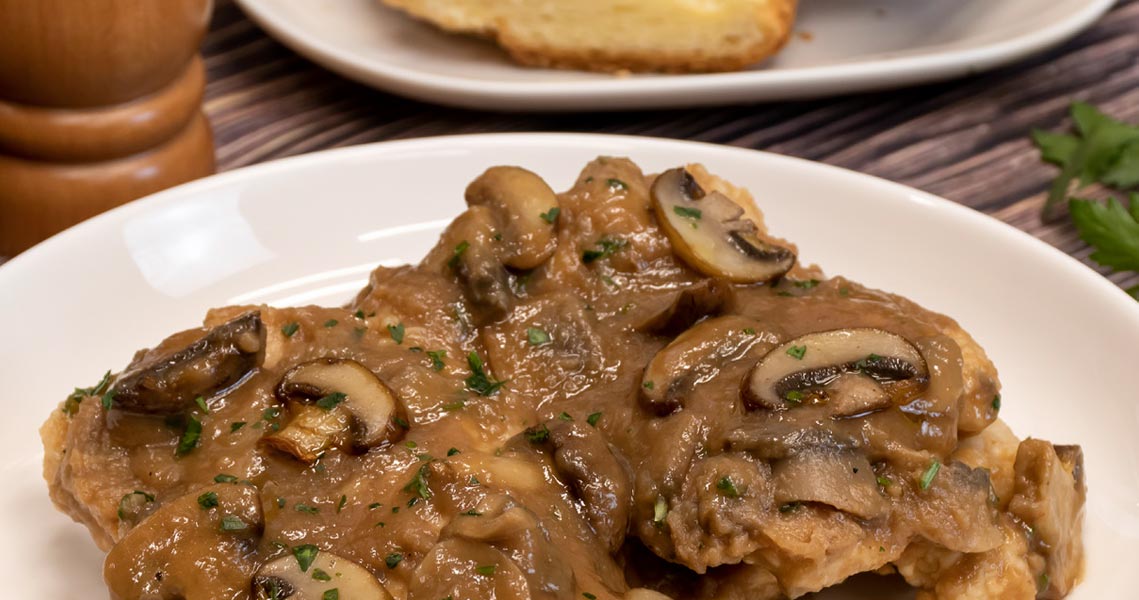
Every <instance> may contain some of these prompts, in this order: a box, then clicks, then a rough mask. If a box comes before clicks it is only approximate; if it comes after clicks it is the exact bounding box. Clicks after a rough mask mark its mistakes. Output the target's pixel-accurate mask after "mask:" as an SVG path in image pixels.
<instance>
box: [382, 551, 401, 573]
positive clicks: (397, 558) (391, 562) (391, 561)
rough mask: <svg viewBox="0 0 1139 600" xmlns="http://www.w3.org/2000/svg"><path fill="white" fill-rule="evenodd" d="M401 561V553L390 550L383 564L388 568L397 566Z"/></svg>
mask: <svg viewBox="0 0 1139 600" xmlns="http://www.w3.org/2000/svg"><path fill="white" fill-rule="evenodd" d="M401 562H403V555H402V554H400V553H399V552H392V553H391V554H389V555H388V557H387V558H385V559H384V564H385V565H387V566H388V568H389V569H394V568H396V567H398V566H399V563H401Z"/></svg>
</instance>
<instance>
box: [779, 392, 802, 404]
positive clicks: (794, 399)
mask: <svg viewBox="0 0 1139 600" xmlns="http://www.w3.org/2000/svg"><path fill="white" fill-rule="evenodd" d="M783 399H784V400H786V401H787V402H790V403H791V404H799V403H800V402H802V401H803V392H800V391H799V390H790V391H788V392H787V393H786V394H783Z"/></svg>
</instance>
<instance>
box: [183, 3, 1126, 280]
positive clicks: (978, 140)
mask: <svg viewBox="0 0 1139 600" xmlns="http://www.w3.org/2000/svg"><path fill="white" fill-rule="evenodd" d="M204 50H205V56H206V64H207V67H208V71H209V85H208V88H207V92H206V94H207V100H206V112H207V114H208V115H209V117H210V119H211V121H212V123H213V126H214V132H215V136H216V143H217V148H218V163H219V168H220V169H222V170H227V169H233V168H237V167H242V166H245V165H250V164H253V163H258V162H262V161H266V160H271V159H275V158H281V157H284V156H292V155H295V154H303V153H306V152H314V151H317V150H323V149H326V148H334V147H338V146H348V145H352V144H363V143H367V142H375V141H380V140H392V139H405V138H413V137H423V136H432V135H443V134H455V133H475V132H497V131H575V132H586V131H596V132H608V133H626V134H636V135H647V136H659V137H667V138H679V139H690V140H700V141H705V142H714V143H718V144H727V145H731V146H740V147H745V148H756V149H762V150H768V151H771V152H778V153H781V154H788V155H792V156H799V157H803V158H808V159H811V160H817V161H820V162H825V163H829V164H833V165H838V166H841V167H846V168H849V169H854V170H857V171H861V172H863V173H869V174H871V175H877V176H879V177H884V178H886V179H891V180H894V181H897V182H900V183H903V184H906V185H909V186H913V187H916V188H919V189H923V190H926V191H928V192H932V193H934V194H937V195H939V196H943V197H945V198H949V199H951V200H953V201H955V202H960V203H962V204H965V205H967V206H971V207H973V208H975V209H977V210H979V211H982V212H985V213H986V214H989V215H992V216H993V217H995V218H998V219H1001V220H1002V221H1005V222H1007V223H1009V224H1012V225H1013V226H1015V227H1018V228H1020V229H1023V230H1025V231H1027V232H1029V233H1031V234H1033V235H1035V236H1037V237H1039V238H1041V239H1043V240H1045V241H1047V242H1048V243H1050V244H1052V245H1054V246H1056V247H1058V248H1060V249H1062V250H1064V251H1065V252H1068V253H1070V254H1072V255H1074V256H1076V257H1078V258H1080V259H1081V260H1084V261H1085V262H1087V259H1086V257H1087V255H1088V254H1089V253H1090V250H1089V249H1088V248H1087V246H1085V245H1084V244H1083V242H1082V241H1081V240H1080V239H1079V237H1078V236H1077V234H1076V231H1075V229H1074V228H1073V227H1072V226H1071V224H1070V223H1069V222H1068V221H1067V220H1066V219H1065V220H1063V221H1059V222H1057V223H1053V224H1045V223H1042V222H1041V221H1040V218H1039V216H1038V215H1039V211H1040V207H1041V205H1042V203H1043V199H1044V194H1045V191H1046V189H1047V186H1048V184H1049V182H1050V180H1051V179H1052V177H1054V176H1055V174H1056V170H1055V169H1054V168H1053V167H1051V166H1048V165H1043V164H1041V163H1040V161H1039V158H1038V154H1037V151H1036V150H1035V148H1034V147H1033V146H1032V144H1031V143H1030V141H1029V138H1028V134H1029V131H1030V130H1031V129H1032V128H1044V129H1057V128H1062V127H1066V126H1067V123H1068V121H1067V113H1068V105H1069V104H1070V103H1071V102H1072V101H1073V100H1077V99H1079V100H1086V101H1089V102H1092V103H1094V104H1096V105H1098V106H1100V107H1102V108H1103V109H1104V110H1106V111H1107V112H1109V113H1111V114H1113V115H1114V116H1116V117H1118V118H1121V119H1124V120H1127V121H1131V122H1135V121H1139V0H1125V1H1123V2H1120V4H1119V5H1118V6H1116V7H1115V8H1114V9H1113V10H1112V11H1111V12H1110V13H1109V14H1108V15H1107V16H1106V17H1104V18H1103V19H1102V20H1101V21H1100V22H1099V23H1098V24H1097V25H1096V26H1095V27H1094V28H1092V29H1091V30H1089V31H1087V32H1085V33H1084V34H1082V35H1080V36H1079V37H1077V38H1076V39H1074V40H1072V41H1070V42H1068V43H1067V44H1065V45H1063V46H1061V47H1059V48H1057V49H1055V50H1052V51H1050V52H1048V53H1045V54H1043V55H1040V56H1037V57H1034V58H1032V59H1029V60H1028V61H1026V62H1023V63H1020V64H1018V65H1015V66H1012V67H1008V68H1004V69H999V70H996V71H993V72H990V73H987V74H984V75H979V76H974V77H969V78H966V79H959V80H955V81H950V82H946V83H940V84H934V85H926V86H922V87H916V88H908V89H902V90H894V91H887V92H880V93H873V94H859V95H854V96H845V97H839V98H830V99H824V100H814V101H809V102H784V103H777V104H755V105H746V106H734V107H726V108H699V109H692V110H668V111H640V112H615V113H600V114H598V113H589V114H557V115H540V114H537V115H513V114H493V113H491V114H488V113H480V112H473V111H467V110H460V109H450V108H441V107H438V106H433V105H428V104H423V103H420V102H416V101H413V100H408V99H404V98H400V97H397V96H392V95H390V94H386V93H383V92H379V91H376V90H373V89H371V88H368V87H364V86H362V85H359V84H356V83H354V82H351V81H349V80H347V79H344V78H342V77H340V76H338V75H335V74H333V73H330V72H328V71H325V70H323V69H321V68H319V67H317V66H316V65H314V64H313V63H310V62H309V61H308V60H306V59H304V58H301V57H300V56H298V55H296V54H294V53H293V52H291V51H290V50H288V49H286V48H285V47H283V46H282V45H280V44H279V43H277V42H276V41H274V40H273V39H271V38H270V37H268V36H267V35H265V34H264V33H263V32H262V31H261V30H260V29H258V28H257V27H256V26H255V25H254V24H253V23H252V22H250V21H249V19H247V18H246V17H245V16H244V14H242V12H241V10H240V9H239V8H237V6H235V5H234V4H233V3H232V0H219V2H218V6H217V9H216V12H215V16H214V21H213V25H212V27H211V30H210V33H209V35H208V36H207V38H206V40H205V48H204ZM963 243H968V240H963ZM994 260H999V257H994ZM1089 264H1092V263H1090V262H1089ZM1093 266H1095V265H1094V264H1093ZM1101 270H1102V269H1101ZM1112 279H1113V280H1114V281H1116V282H1117V283H1119V284H1122V285H1125V286H1131V285H1135V284H1137V283H1139V275H1136V274H1116V275H1113V276H1112Z"/></svg>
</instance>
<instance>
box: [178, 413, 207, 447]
mask: <svg viewBox="0 0 1139 600" xmlns="http://www.w3.org/2000/svg"><path fill="white" fill-rule="evenodd" d="M201 437H202V422H201V421H199V420H198V418H197V417H195V416H194V415H186V429H185V430H183V431H182V438H181V439H179V440H178V447H177V448H175V450H174V454H175V455H176V456H186V455H187V454H189V453H190V451H191V450H193V449H194V448H197V447H198V441H199V440H200V439H201Z"/></svg>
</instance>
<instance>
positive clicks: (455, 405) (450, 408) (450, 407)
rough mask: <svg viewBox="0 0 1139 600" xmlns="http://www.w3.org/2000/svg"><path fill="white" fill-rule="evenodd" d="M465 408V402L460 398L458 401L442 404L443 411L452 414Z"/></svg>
mask: <svg viewBox="0 0 1139 600" xmlns="http://www.w3.org/2000/svg"><path fill="white" fill-rule="evenodd" d="M466 406H467V403H466V401H465V400H463V399H461V398H460V399H458V400H455V401H454V402H448V403H446V404H444V405H443V410H445V411H447V412H454V411H456V410H462V409H463V408H465V407H466Z"/></svg>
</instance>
